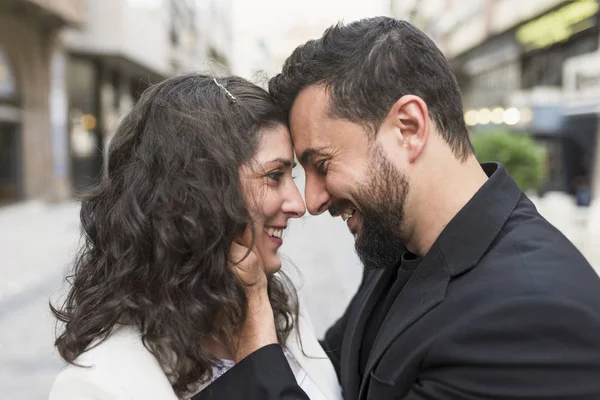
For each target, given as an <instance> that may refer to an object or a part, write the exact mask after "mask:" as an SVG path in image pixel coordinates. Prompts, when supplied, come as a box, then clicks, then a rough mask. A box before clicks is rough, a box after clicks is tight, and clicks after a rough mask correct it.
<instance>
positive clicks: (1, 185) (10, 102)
mask: <svg viewBox="0 0 600 400" xmlns="http://www.w3.org/2000/svg"><path fill="white" fill-rule="evenodd" d="M20 132H21V109H20V96H19V90H18V86H17V79H16V76H15V73H14V69H13V66H12V63H11V60H10V59H9V57H8V54H7V53H6V52H5V51H4V50H3V49H2V47H0V205H2V204H5V203H10V202H13V201H16V200H19V199H20V198H21V196H22V184H21V183H22V181H21V161H22V160H21V158H22V157H21V134H20Z"/></svg>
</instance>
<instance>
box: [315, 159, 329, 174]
mask: <svg viewBox="0 0 600 400" xmlns="http://www.w3.org/2000/svg"><path fill="white" fill-rule="evenodd" d="M316 169H317V172H318V173H319V174H321V175H325V174H327V160H321V161H319V162H318V163H317V165H316Z"/></svg>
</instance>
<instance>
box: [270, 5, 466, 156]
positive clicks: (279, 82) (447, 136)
mask: <svg viewBox="0 0 600 400" xmlns="http://www.w3.org/2000/svg"><path fill="white" fill-rule="evenodd" d="M313 84H325V85H326V86H327V87H328V88H329V89H330V93H331V98H330V110H329V112H330V115H331V116H332V117H337V118H343V119H346V120H349V121H352V122H355V123H359V124H363V125H365V126H367V127H369V128H371V129H373V130H375V131H376V130H377V129H378V128H379V126H380V125H381V123H382V121H383V119H384V118H385V116H386V115H387V113H388V112H389V109H390V108H391V106H392V105H393V104H394V103H395V102H396V101H397V100H398V99H399V98H400V97H402V96H404V95H407V94H413V95H416V96H419V97H421V98H422V99H423V100H424V101H425V103H426V104H427V106H428V108H429V113H430V115H431V118H432V119H433V122H434V123H435V125H436V127H437V128H438V130H439V131H440V134H441V135H442V137H443V138H444V140H445V141H446V142H447V143H448V144H449V146H450V147H451V149H452V151H453V152H454V154H455V155H456V157H457V158H459V159H462V160H464V159H466V158H467V157H468V156H469V155H470V154H472V147H471V142H470V140H469V133H468V131H467V128H466V126H465V122H464V117H463V107H462V98H461V94H460V89H459V88H458V83H457V82H456V78H455V77H454V75H453V73H452V71H451V69H450V65H449V64H448V62H447V61H446V59H445V57H444V55H443V54H442V53H441V51H440V50H439V49H438V48H437V46H436V45H435V43H434V42H433V41H432V40H431V39H430V38H429V37H427V35H425V34H424V33H423V32H421V31H420V30H418V29H417V28H415V27H414V26H412V25H411V24H409V23H408V22H406V21H399V20H396V19H393V18H388V17H375V18H369V19H363V20H360V21H356V22H353V23H351V24H348V25H343V24H341V23H340V24H337V25H335V26H332V27H331V28H329V29H327V30H326V31H325V33H324V34H323V36H322V37H321V38H320V39H317V40H311V41H309V42H307V43H306V44H304V45H301V46H299V47H298V48H296V50H294V52H293V53H292V55H291V56H290V57H289V58H288V59H287V60H286V61H285V63H284V65H283V69H282V72H281V73H280V74H278V75H277V76H275V77H274V78H272V79H271V81H270V82H269V91H270V93H271V95H272V96H273V97H274V98H275V99H276V100H277V101H278V102H279V103H280V104H281V105H282V106H283V108H284V109H285V110H286V111H287V112H288V113H289V111H290V109H291V108H292V105H293V103H294V100H295V99H296V97H297V96H298V93H300V91H302V89H304V88H306V87H308V86H311V85H313Z"/></svg>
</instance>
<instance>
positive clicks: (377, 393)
mask: <svg viewBox="0 0 600 400" xmlns="http://www.w3.org/2000/svg"><path fill="white" fill-rule="evenodd" d="M483 167H484V169H485V170H486V172H487V174H488V176H490V179H489V180H488V181H487V182H486V184H485V185H484V186H483V187H482V188H481V189H480V190H479V191H478V192H477V194H476V195H475V196H474V197H473V198H472V199H471V201H470V202H469V203H468V204H467V205H466V206H465V207H464V208H463V209H462V210H461V211H460V212H459V213H458V214H457V215H456V217H455V218H454V219H453V220H452V221H451V222H450V223H449V224H448V226H447V227H446V228H445V229H444V231H443V232H442V234H441V235H440V237H439V238H438V239H437V241H436V242H435V244H434V245H433V247H432V248H431V250H430V251H429V253H428V254H427V255H426V256H425V257H424V258H423V261H422V262H421V264H420V265H419V267H418V268H417V269H416V271H415V272H414V274H413V276H412V277H411V279H410V280H409V281H408V283H407V284H406V286H405V287H404V289H403V290H402V292H401V293H400V295H399V297H398V298H397V300H396V301H395V302H394V304H393V306H392V308H391V309H390V311H389V313H388V315H387V317H386V319H385V321H384V322H383V324H382V325H381V327H380V330H379V333H378V336H377V338H376V340H375V343H374V345H373V349H372V351H371V354H370V357H369V359H368V362H367V367H366V371H365V374H364V375H363V376H360V375H359V368H358V359H359V352H360V351H359V350H360V347H361V340H362V336H363V332H364V329H365V321H366V319H367V316H368V315H369V313H370V312H371V310H372V309H373V308H374V306H375V303H376V301H377V299H378V298H382V296H380V294H381V293H380V291H381V288H383V287H385V283H386V280H387V279H393V277H394V274H389V273H386V271H384V270H373V271H366V273H365V277H364V279H363V282H362V284H361V287H360V289H359V290H358V292H357V294H356V295H355V297H354V298H353V300H352V302H351V303H350V305H349V307H348V309H347V310H346V312H345V314H344V316H343V317H342V318H341V319H340V320H338V321H337V322H336V323H335V324H334V325H333V327H331V328H330V329H329V331H328V332H327V333H326V335H325V338H324V340H323V342H322V345H323V347H324V348H325V350H326V351H327V352H328V354H329V355H330V358H331V360H332V362H333V363H334V366H335V368H336V371H337V372H338V376H339V378H340V382H341V385H342V389H343V393H344V399H345V400H354V399H361V400H388V399H405V400H425V399H428V400H444V399H494V400H496V399H528V400H530V399H556V400H569V399H578V400H584V399H586V400H587V399H589V400H598V399H600V278H599V277H598V275H597V274H596V273H595V272H594V271H593V269H592V268H591V266H590V265H589V263H588V262H587V261H586V260H585V259H584V258H583V256H582V255H581V254H580V253H579V252H578V251H577V250H576V249H575V247H574V246H573V245H572V244H571V243H570V242H569V241H568V240H567V239H566V238H565V237H564V236H563V235H562V234H561V233H560V232H558V231H557V230H556V229H555V228H554V227H553V226H552V225H550V224H549V223H548V222H547V221H546V220H545V219H544V218H542V217H541V216H540V215H539V214H538V212H537V211H536V209H535V207H534V206H533V204H532V203H531V202H530V200H529V199H527V197H526V196H525V195H524V194H523V193H522V191H521V190H520V189H519V188H518V186H517V185H516V184H515V182H514V181H513V180H512V178H511V177H510V176H509V175H508V174H507V172H506V171H505V169H504V168H503V167H502V166H501V165H499V164H485V165H483ZM259 360H260V362H258V361H259ZM255 361H257V362H255ZM197 399H229V400H237V399H252V400H254V399H256V400H258V399H261V400H266V399H268V400H271V399H273V400H274V399H303V400H306V399H307V397H306V395H305V394H304V393H303V392H302V391H301V390H300V388H299V387H298V386H297V385H296V382H295V381H294V378H293V376H292V375H291V374H290V372H289V367H288V366H287V363H286V361H285V358H284V357H282V356H281V350H280V349H279V347H278V346H276V345H272V346H267V347H265V348H263V349H260V350H258V351H257V352H255V353H253V354H252V355H250V356H249V357H248V359H246V360H244V361H243V362H242V363H240V364H238V365H236V366H235V367H234V368H233V369H232V370H230V371H229V372H228V373H226V374H225V375H224V376H223V377H221V378H219V379H217V380H216V381H215V382H214V383H213V384H212V385H210V386H209V388H208V389H207V390H206V391H205V392H202V393H201V394H200V395H199V396H198V397H197Z"/></svg>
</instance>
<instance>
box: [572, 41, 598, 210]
mask: <svg viewBox="0 0 600 400" xmlns="http://www.w3.org/2000/svg"><path fill="white" fill-rule="evenodd" d="M563 77H564V84H565V86H564V93H565V106H564V108H563V113H564V115H565V135H564V141H565V154H566V157H565V167H566V168H568V170H569V174H568V176H567V179H568V182H567V183H568V188H569V190H570V192H571V193H573V194H576V195H578V196H579V197H580V200H585V203H586V204H589V203H590V202H591V201H592V200H593V199H594V198H595V197H597V196H598V195H599V192H600V172H599V171H600V161H599V159H600V157H599V156H600V154H599V150H598V146H600V139H599V138H598V136H599V134H600V133H599V130H598V128H599V125H598V121H599V116H600V52H593V53H589V54H585V55H581V56H578V57H574V58H572V59H570V60H568V61H567V62H566V63H565V66H564V69H563Z"/></svg>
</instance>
